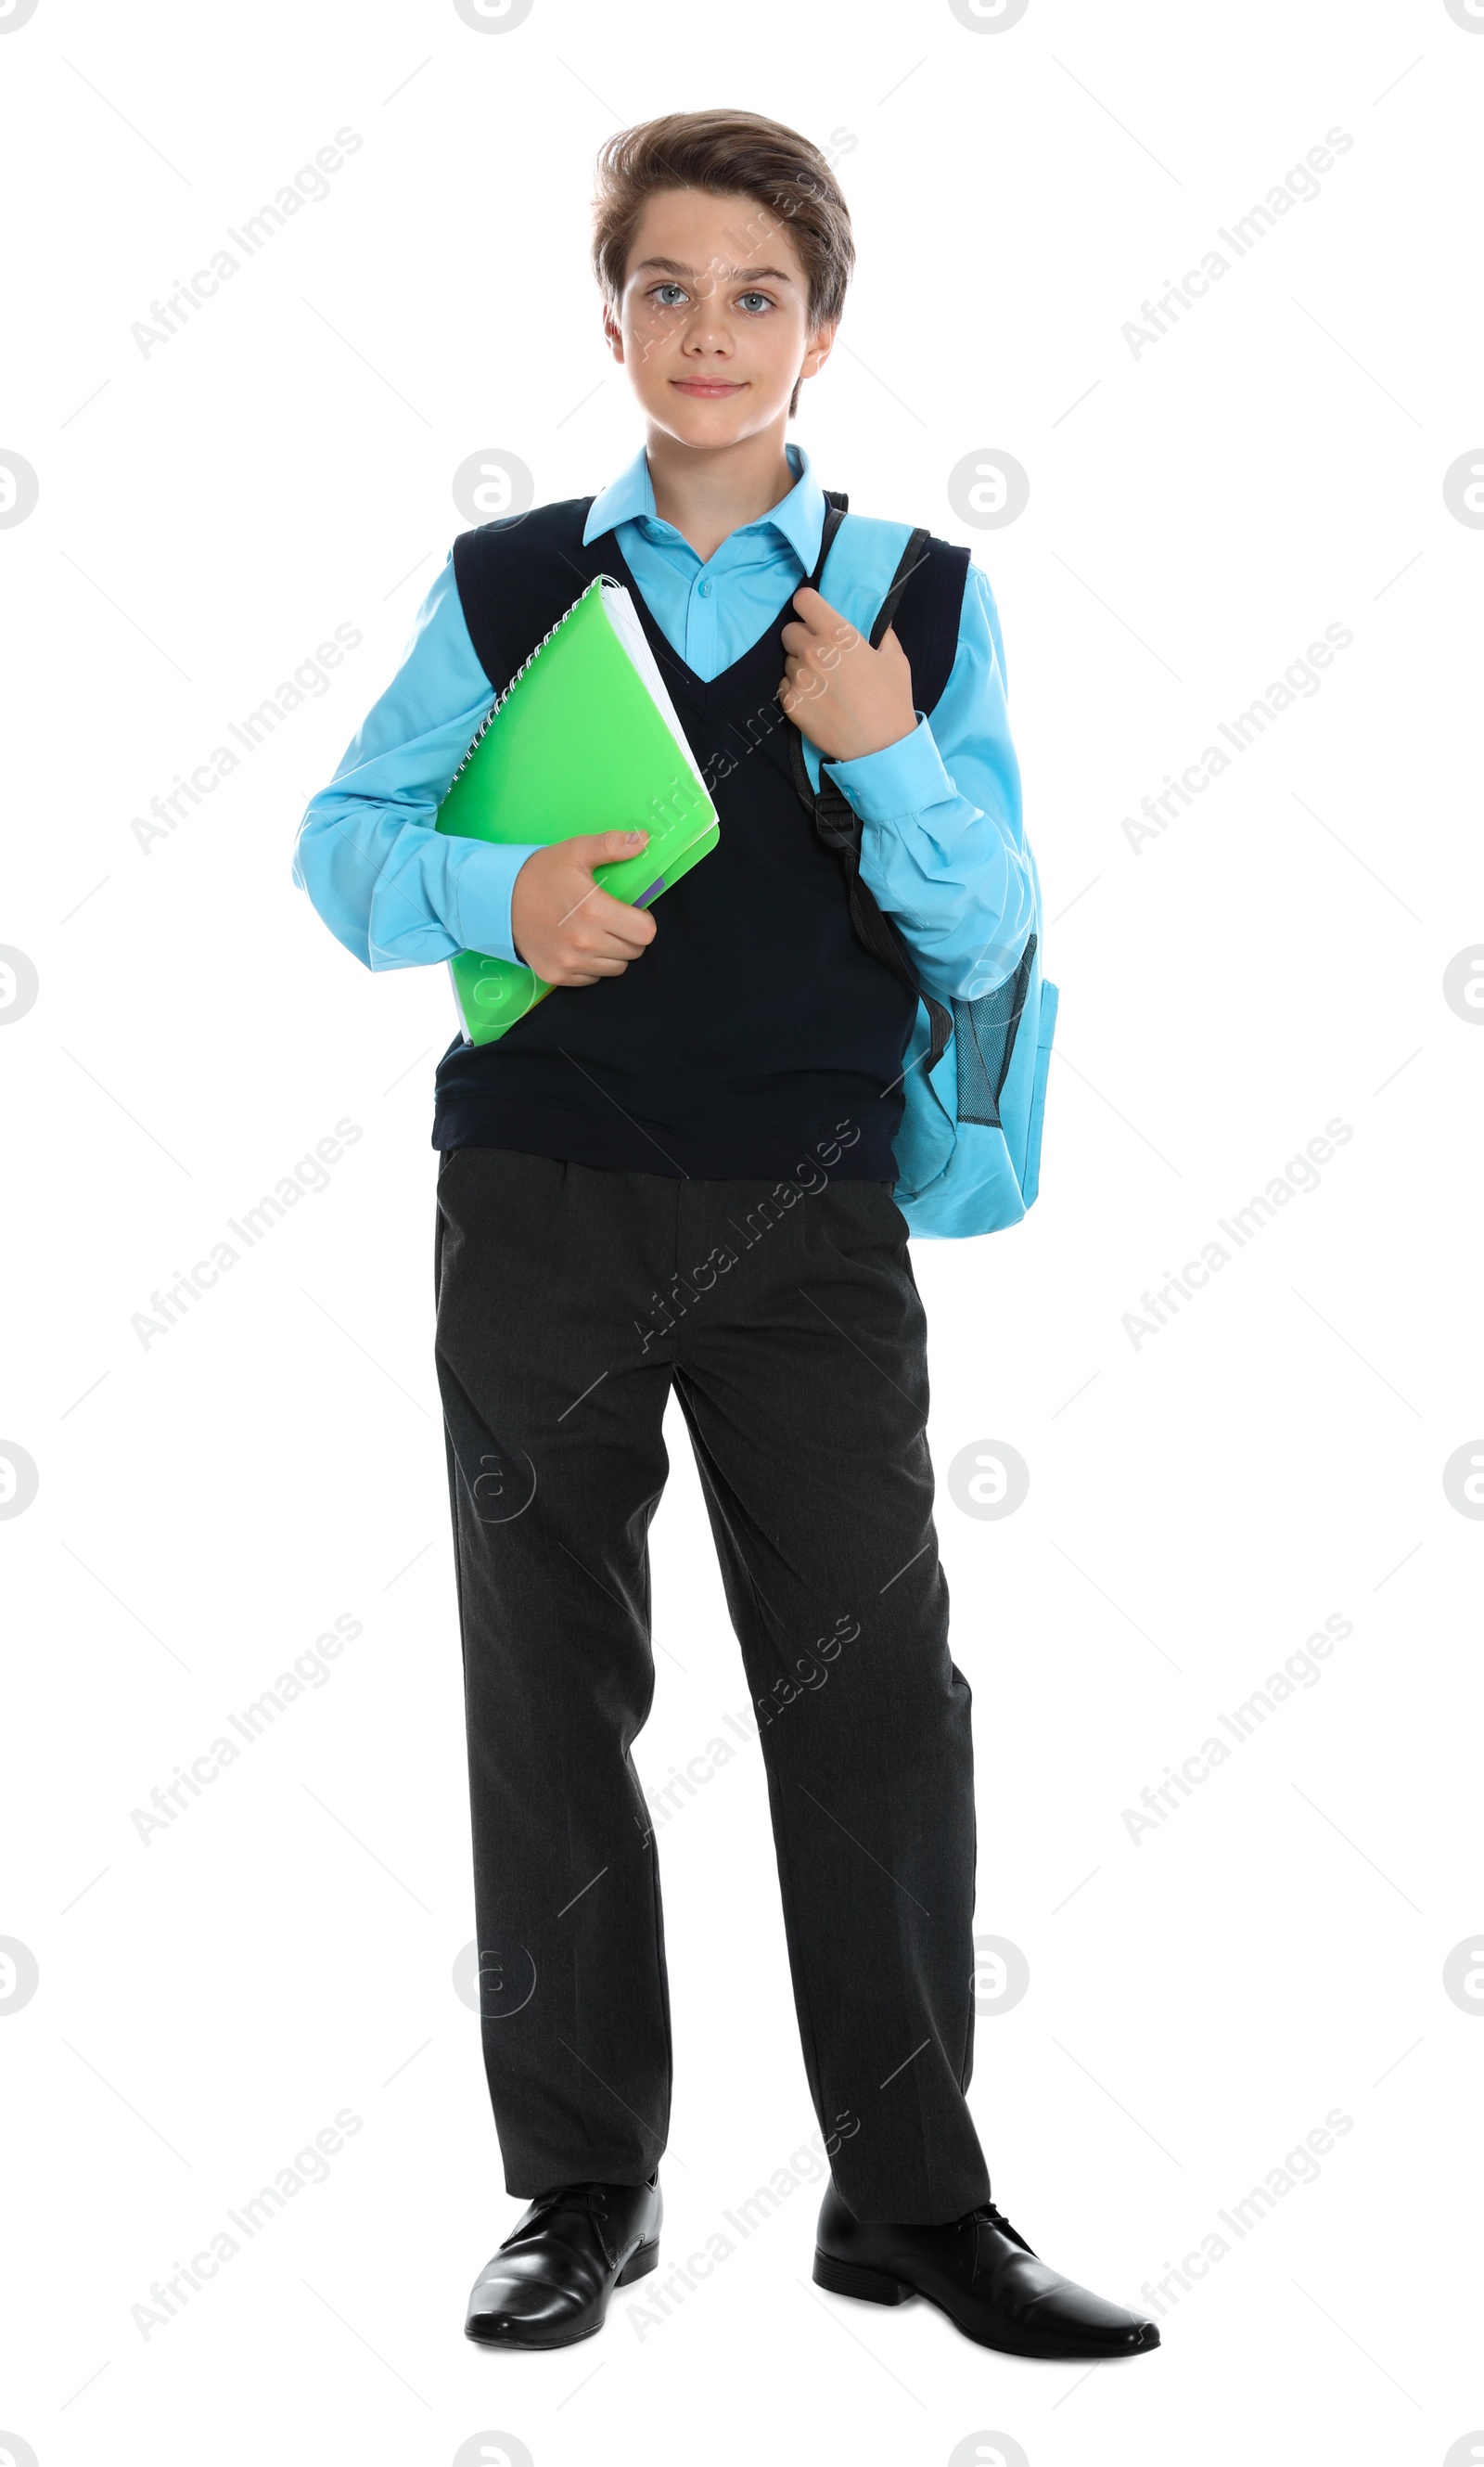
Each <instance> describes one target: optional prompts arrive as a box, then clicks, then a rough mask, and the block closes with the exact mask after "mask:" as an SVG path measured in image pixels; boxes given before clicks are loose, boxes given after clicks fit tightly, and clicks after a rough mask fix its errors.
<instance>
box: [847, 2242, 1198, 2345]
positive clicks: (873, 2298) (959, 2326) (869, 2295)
mask: <svg viewBox="0 0 1484 2467" xmlns="http://www.w3.org/2000/svg"><path fill="white" fill-rule="evenodd" d="M814 2283H815V2285H816V2287H824V2288H827V2289H828V2290H829V2292H830V2294H831V2295H832V2296H850V2297H854V2298H855V2300H856V2302H857V2303H858V2304H905V2303H907V2302H908V2300H909V2298H910V2297H913V2296H920V2297H922V2300H923V2302H924V2303H925V2304H932V2305H933V2306H935V2307H936V2310H937V2311H938V2312H939V2313H941V2314H942V2315H943V2316H944V2317H945V2319H946V2320H950V2321H952V2323H953V2325H954V2327H955V2329H956V2330H957V2331H959V2332H960V2333H961V2334H962V2336H963V2337H964V2338H966V2339H972V2340H973V2341H974V2343H975V2344H976V2346H979V2347H993V2348H995V2349H996V2350H997V2351H998V2353H999V2354H1001V2355H1003V2356H1029V2357H1031V2358H1033V2359H1034V2360H1035V2361H1037V2362H1038V2363H1041V2364H1047V2365H1077V2364H1100V2365H1106V2364H1115V2363H1117V2362H1118V2361H1119V2359H1120V2358H1122V2357H1127V2356H1147V2355H1150V2354H1151V2353H1152V2352H1153V2350H1154V2349H1155V2348H1156V2347H1158V2344H1159V2334H1158V2329H1157V2330H1156V2332H1155V2335H1154V2337H1153V2339H1151V2340H1149V2341H1147V2342H1146V2343H1144V2344H1143V2345H1142V2346H1138V2347H1111V2348H1109V2347H1054V2348H1051V2347H1034V2346H1029V2345H1027V2344H1025V2343H1024V2342H1023V2341H1016V2340H1013V2339H988V2338H986V2337H985V2336H984V2334H983V2332H982V2331H979V2330H973V2329H970V2328H969V2326H968V2324H967V2323H966V2322H964V2321H960V2320H959V2319H958V2316H957V2314H956V2313H955V2312H953V2311H952V2310H951V2308H950V2307H949V2306H948V2305H946V2304H943V2303H941V2302H939V2299H938V2298H937V2297H935V2296H930V2295H929V2294H928V2292H927V2289H926V2288H922V2287H913V2286H912V2284H911V2280H910V2279H905V2278H896V2277H894V2276H892V2275H890V2274H889V2273H888V2272H886V2271H881V2270H864V2269H863V2268H862V2267H861V2264H860V2263H859V2262H855V2261H837V2260H836V2259H835V2256H834V2255H833V2253H828V2252H821V2250H820V2247H819V2246H818V2245H816V2246H815V2249H814Z"/></svg>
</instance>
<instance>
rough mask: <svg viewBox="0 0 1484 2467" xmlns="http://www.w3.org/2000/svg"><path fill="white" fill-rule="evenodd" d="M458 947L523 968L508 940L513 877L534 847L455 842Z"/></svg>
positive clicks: (488, 842) (513, 888)
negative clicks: (456, 853)
mask: <svg viewBox="0 0 1484 2467" xmlns="http://www.w3.org/2000/svg"><path fill="white" fill-rule="evenodd" d="M454 847H455V848H456V849H457V850H458V855H457V857H456V859H455V864H456V866H457V881H456V884H455V895H456V900H457V905H458V916H459V923H458V929H457V930H458V934H459V941H460V947H461V949H462V950H465V951H483V952H484V953H485V954H486V955H487V957H488V958H490V959H491V960H509V961H511V962H513V964H514V965H515V966H516V967H524V966H525V964H526V962H524V961H523V960H522V958H521V955H520V953H519V951H517V949H516V947H515V944H514V943H513V942H512V940H511V939H510V899H511V894H513V892H514V890H515V877H516V875H517V874H518V873H519V871H520V870H521V868H522V866H523V865H524V864H525V862H526V859H527V858H528V856H534V855H535V853H536V850H535V849H534V848H522V847H519V846H516V847H509V848H506V847H497V846H495V845H494V844H492V843H491V842H490V841H488V840H463V841H458V840H456V841H454Z"/></svg>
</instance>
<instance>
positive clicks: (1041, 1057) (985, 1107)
mask: <svg viewBox="0 0 1484 2467" xmlns="http://www.w3.org/2000/svg"><path fill="white" fill-rule="evenodd" d="M824 493H825V496H826V498H827V499H828V507H827V509H826V513H825V529H824V536H823V541H822V543H821V564H822V560H823V557H824V555H826V554H827V552H828V549H829V545H830V542H831V540H832V539H833V537H834V535H835V532H837V531H838V530H839V528H840V525H841V522H842V521H843V517H844V511H845V500H844V497H843V495H842V494H841V493H840V492H838V491H836V490H833V489H826V490H825V492H824ZM851 528H852V531H853V532H856V533H857V540H856V541H853V542H852V546H853V547H854V546H856V545H858V544H859V545H863V546H864V545H866V543H865V542H864V541H861V540H860V537H859V535H860V533H861V532H866V533H871V532H875V533H879V534H881V541H880V545H881V547H882V550H883V551H884V552H889V549H890V548H891V547H894V546H895V545H896V543H897V541H899V540H900V538H901V536H902V526H901V525H900V524H895V523H878V522H873V521H869V520H867V518H866V517H864V516H862V515H859V514H857V515H855V516H853V517H852V521H851ZM929 536H930V535H929V533H928V532H926V531H923V530H917V531H913V532H911V534H910V536H909V537H908V540H907V544H906V546H905V547H904V548H903V549H902V550H901V553H900V555H899V556H898V558H897V560H896V570H895V573H894V574H893V575H892V577H891V580H890V582H889V584H888V588H887V591H886V595H885V597H884V598H883V599H882V600H881V601H880V605H879V607H878V608H877V611H876V616H875V619H874V622H872V624H871V625H870V627H869V632H868V640H869V641H870V643H871V645H872V646H873V647H874V646H875V645H878V644H879V643H880V642H881V639H882V637H883V635H884V634H885V633H886V630H887V628H888V625H889V624H890V623H891V622H892V619H893V617H894V616H895V613H896V609H897V606H898V603H899V601H900V600H901V598H902V594H903V592H904V590H905V589H906V587H907V584H908V582H909V580H910V579H911V576H912V575H913V574H915V573H916V572H917V570H918V568H919V567H920V566H921V565H922V564H923V563H924V562H925V560H926V556H927V551H928V546H929ZM870 545H872V546H873V547H874V546H875V545H876V543H874V542H872V543H870ZM933 546H934V547H937V548H942V547H945V546H946V543H944V542H934V543H933ZM956 554H958V555H962V556H964V557H965V560H966V561H967V552H966V551H962V550H960V551H958V552H956ZM883 570H884V564H883V566H881V567H878V568H877V571H878V572H880V571H883ZM857 571H859V570H858V569H857ZM860 590H861V586H860V584H859V582H858V583H857V584H856V585H855V586H854V587H853V588H850V589H847V590H845V591H843V592H841V593H840V594H839V596H838V597H837V599H836V600H835V605H836V606H837V607H841V608H842V609H843V612H844V613H845V614H846V615H848V616H850V618H851V622H853V623H856V624H860V625H862V629H863V631H864V630H866V628H865V625H864V617H863V615H861V614H857V613H856V612H855V611H853V610H852V609H851V608H850V607H849V605H848V602H849V600H852V599H857V600H858V599H859V597H860ZM869 596H870V597H872V598H874V596H875V595H874V590H873V589H871V590H870V591H869ZM811 750H812V749H811ZM790 757H791V759H792V763H793V768H794V778H795V784H796V785H797V787H798V793H799V795H800V797H801V798H802V799H803V802H804V803H805V804H806V806H808V808H809V810H810V811H811V812H812V814H813V816H814V820H815V827H816V829H817V830H818V831H819V834H820V837H821V839H822V840H823V841H824V842H825V844H826V846H828V847H830V848H833V849H836V850H837V851H838V853H839V855H840V856H841V858H842V860H843V864H844V869H845V876H846V881H847V885H848V889H849V897H850V915H851V919H852V922H853V923H854V926H855V930H856V933H857V934H858V936H859V937H860V939H861V940H862V941H863V942H864V943H865V945H866V949H867V950H868V951H871V952H873V953H874V955H875V956H876V958H877V959H878V960H880V961H882V962H884V964H885V965H886V966H887V967H888V968H890V969H891V970H892V972H893V974H894V975H896V976H899V977H901V978H903V979H904V980H905V981H906V982H907V983H908V984H909V985H912V986H913V987H914V989H915V990H916V991H917V995H918V1001H917V1017H916V1021H915V1023H914V1026H913V1029H912V1033H911V1038H910V1040H909V1043H908V1048H907V1057H906V1072H905V1077H904V1081H903V1093H904V1096H905V1098H906V1110H905V1112H904V1114H903V1117H902V1123H901V1128H900V1129H899V1131H898V1133H897V1137H896V1142H895V1150H894V1153H895V1157H896V1166H897V1177H898V1178H897V1184H896V1188H895V1191H894V1193H893V1196H894V1198H895V1200H896V1204H897V1206H898V1208H900V1210H901V1211H902V1213H903V1215H904V1216H905V1217H906V1219H907V1222H908V1225H909V1227H910V1228H911V1232H912V1233H916V1234H923V1235H928V1236H930V1237H932V1236H935V1237H937V1238H940V1239H949V1238H959V1237H962V1236H964V1235H967V1234H974V1233H998V1232H999V1231H1000V1230H1001V1227H1002V1226H1005V1225H1018V1224H1019V1223H1020V1221H1021V1218H1022V1217H1023V1215H1024V1213H1025V1211H1026V1210H1027V1209H1028V1208H1029V1207H1030V1206H1031V1204H1032V1202H1033V1201H1034V1199H1035V1197H1036V1193H1037V1190H1038V1189H1039V1188H1040V1182H1041V1124H1042V1117H1043V1114H1044V1113H1045V1110H1046V1074H1047V1072H1048V1070H1049V1068H1050V1062H1051V1039H1052V1035H1053V1033H1054V1031H1055V1028H1056V1005H1057V990H1056V987H1055V985H1050V984H1048V983H1047V981H1046V978H1045V977H1044V976H1043V974H1042V970H1041V943H1042V906H1041V878H1040V875H1039V873H1038V872H1037V871H1036V860H1035V857H1034V855H1033V854H1032V853H1031V851H1030V849H1029V848H1028V847H1027V848H1026V850H1025V855H1026V859H1027V863H1028V866H1029V870H1030V877H1031V884H1032V889H1033V893H1034V906H1033V910H1032V917H1031V928H1030V934H1029V938H1028V939H1027V941H1026V943H1025V946H1024V949H1023V952H1022V953H1021V955H1020V958H1019V962H1018V964H1017V966H1016V968H1015V971H1014V973H1013V975H1012V976H1011V977H1010V978H1009V979H1008V980H1007V981H1006V983H1005V984H1004V985H1000V986H998V987H997V988H996V990H995V991H994V992H993V993H991V994H982V995H980V996H979V998H978V1000H977V1001H975V1002H952V1003H948V1004H944V1003H940V1002H937V1001H935V1000H934V998H933V996H932V995H931V994H924V993H922V991H921V990H920V988H918V987H917V986H916V980H915V978H914V976H913V974H912V970H911V960H910V957H909V955H908V953H907V952H906V950H905V948H904V945H903V943H902V941H901V939H900V938H899V936H898V935H897V934H896V932H895V930H894V928H893V927H892V926H891V925H890V924H889V923H888V920H887V918H886V917H883V915H882V913H881V910H880V909H879V908H878V906H877V904H876V901H875V900H874V898H873V897H872V895H871V894H870V892H869V891H868V889H867V888H866V884H865V882H863V881H862V879H861V874H860V844H861V825H860V819H859V817H858V815H857V814H856V812H855V810H854V808H853V807H852V806H851V804H850V803H849V802H848V800H847V799H846V798H845V797H844V796H843V794H842V793H841V791H840V790H839V789H838V788H837V787H835V786H834V784H833V783H832V782H831V781H829V780H827V779H826V778H825V777H824V776H823V774H822V773H821V772H820V770H819V758H818V755H817V754H816V755H815V757H814V760H813V762H812V763H811V762H809V761H807V760H806V758H805V755H804V750H803V746H802V743H801V740H800V738H799V735H798V731H797V729H795V730H791V731H790ZM816 778H817V779H818V784H816Z"/></svg>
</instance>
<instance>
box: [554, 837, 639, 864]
mask: <svg viewBox="0 0 1484 2467" xmlns="http://www.w3.org/2000/svg"><path fill="white" fill-rule="evenodd" d="M648 841H649V833H648V832H647V831H584V832H582V833H580V834H579V835H578V837H577V838H575V839H571V840H569V841H568V842H567V843H566V845H567V849H568V851H569V853H570V854H571V856H572V857H573V860H574V862H575V863H576V864H578V865H580V866H584V867H592V866H595V865H613V864H615V863H616V862H617V861H618V859H619V858H620V857H626V856H638V854H639V852H640V849H641V848H645V847H647V845H648Z"/></svg>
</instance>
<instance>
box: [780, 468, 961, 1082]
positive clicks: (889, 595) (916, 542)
mask: <svg viewBox="0 0 1484 2467" xmlns="http://www.w3.org/2000/svg"><path fill="white" fill-rule="evenodd" d="M824 494H825V499H826V505H825V511H824V529H823V532H822V534H821V541H820V555H819V558H818V561H817V563H816V565H815V569H814V572H813V574H812V575H811V576H810V577H809V579H810V586H811V588H812V589H814V590H816V591H818V589H819V587H820V577H821V574H822V573H823V571H824V560H825V558H826V556H827V555H828V554H829V550H830V545H831V542H832V541H833V539H834V537H835V533H836V532H838V531H839V529H840V526H841V523H842V522H843V519H844V513H845V500H844V497H843V495H841V494H839V493H837V492H836V491H835V490H833V489H830V488H826V490H825V491H824ZM931 537H932V535H931V533H930V532H927V531H924V530H922V529H921V528H918V529H917V530H915V531H913V532H911V535H910V537H909V539H908V542H907V545H906V547H905V548H904V549H903V551H902V554H901V556H900V557H899V558H898V560H897V568H896V572H895V574H894V575H893V576H892V577H891V580H890V582H889V583H888V586H887V591H886V596H885V598H884V599H883V600H882V602H881V605H880V607H879V608H878V609H877V611H876V615H875V617H874V619H873V621H872V623H871V629H870V634H869V637H868V640H869V642H870V645H871V648H872V649H873V650H876V649H879V648H880V645H881V644H882V642H883V640H884V638H885V636H886V632H887V628H888V625H890V623H891V622H892V621H893V619H894V618H895V616H896V612H897V610H898V608H899V607H900V605H901V602H902V597H903V594H904V593H905V591H906V590H907V587H908V584H909V583H910V582H911V579H912V577H913V576H914V575H916V574H917V573H918V572H919V571H920V569H921V568H922V567H924V566H925V565H927V564H928V562H929V559H930V556H931V553H932V552H931V547H930V542H931ZM938 545H939V546H942V545H945V544H944V543H941V542H940V543H938ZM957 555H958V556H959V557H960V558H961V565H960V568H959V571H958V575H957V577H956V579H957V588H956V590H954V589H952V577H951V578H950V581H951V587H950V590H949V591H948V592H947V593H945V594H943V595H942V596H943V598H944V599H945V600H946V599H950V598H951V600H952V633H953V641H954V645H955V648H956V645H957V630H958V609H959V606H960V604H961V601H962V598H963V577H964V574H965V573H966V572H967V568H968V562H969V559H968V551H967V550H962V551H959V552H957ZM937 630H938V632H939V633H941V630H942V629H941V627H940V628H938V629H937ZM933 647H934V650H935V651H936V653H937V656H936V660H935V662H934V666H935V667H941V666H942V656H941V649H940V648H939V647H938V645H936V644H934V645H933ZM952 666H953V658H952V655H950V657H949V660H948V663H947V667H943V668H942V674H941V676H940V677H938V678H937V681H936V684H935V687H934V690H933V691H932V693H931V695H929V696H928V698H927V699H925V700H924V701H923V703H922V704H921V708H923V709H924V710H931V709H932V708H933V704H934V703H935V702H936V701H937V698H938V694H939V693H941V691H942V689H943V686H944V685H945V684H946V683H947V679H948V670H949V668H952ZM912 683H913V688H914V690H915V689H916V687H917V683H918V680H917V678H916V676H915V675H914V676H913V679H912ZM788 750H789V761H790V765H791V767H792V770H793V774H794V784H795V786H796V788H797V789H798V794H799V796H800V798H801V799H802V801H803V803H804V806H805V808H806V810H807V811H808V812H809V813H810V814H812V815H813V817H814V826H815V829H816V830H817V831H818V832H819V835H820V837H821V840H822V841H823V842H824V845H825V847H826V848H830V849H834V850H835V851H836V853H837V855H838V856H839V857H840V859H841V862H842V864H843V868H844V874H845V890H846V895H847V897H848V899H849V903H850V922H851V924H852V925H853V927H854V928H855V934H856V939H857V940H858V941H860V942H863V943H864V944H865V946H866V950H867V951H869V952H870V953H871V956H872V957H873V958H874V959H877V960H880V961H881V962H882V964H883V966H884V967H888V968H889V969H890V970H891V973H892V975H893V976H895V977H900V978H901V979H902V980H903V982H904V983H905V984H907V985H911V989H912V991H913V992H914V993H915V994H916V996H917V998H918V1000H919V1002H921V1003H922V1004H923V1005H924V1007H926V1010H927V1013H928V1021H929V1027H930V1030H931V1037H930V1041H929V1046H928V1052H927V1055H926V1061H927V1067H928V1069H929V1070H930V1071H932V1070H934V1069H935V1068H936V1066H937V1064H938V1062H939V1061H940V1060H941V1059H942V1056H943V1054H944V1053H945V1052H946V1051H947V1048H948V1040H949V1038H950V1036H951V1035H952V1034H953V1026H954V1023H953V1016H952V1014H951V1012H950V1011H949V1010H948V1009H947V1008H946V1007H945V1006H944V1005H943V1004H942V1003H940V1002H938V1001H937V1000H936V999H935V998H934V997H933V995H932V994H929V993H924V991H923V989H922V987H921V986H920V985H918V983H917V977H916V972H915V971H914V969H913V968H912V966H911V962H910V961H909V959H908V956H907V953H906V950H905V948H904V946H903V943H902V939H901V937H900V935H899V934H898V932H897V930H896V927H895V926H894V925H893V924H892V922H891V919H890V918H889V917H884V916H883V914H882V912H881V909H880V908H879V907H878V905H877V903H876V900H875V897H874V895H873V894H872V893H871V891H870V889H869V886H868V885H867V884H866V883H865V882H863V881H862V879H861V819H860V816H859V815H858V814H857V812H856V810H855V808H854V806H853V805H852V804H851V803H850V801H849V799H848V797H846V796H844V795H843V793H842V791H841V790H840V789H839V788H837V787H836V786H835V785H834V784H833V782H832V781H829V780H828V779H826V777H825V775H824V773H823V772H822V770H821V774H820V786H819V789H818V792H816V790H815V789H814V788H813V787H812V786H811V784H810V780H809V771H808V766H807V764H806V763H805V761H804V749H803V740H802V737H801V736H800V734H799V731H798V729H797V728H796V727H795V726H794V725H793V724H792V722H791V723H790V726H789V748H788Z"/></svg>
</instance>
